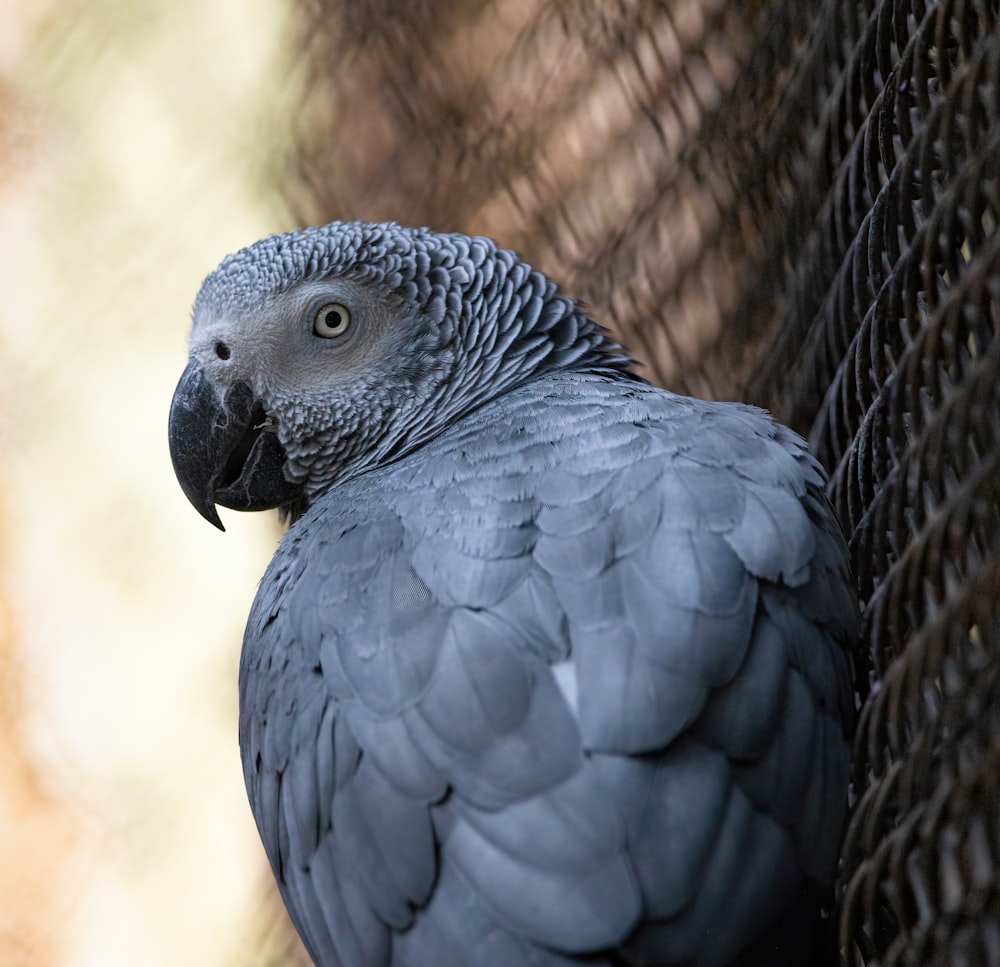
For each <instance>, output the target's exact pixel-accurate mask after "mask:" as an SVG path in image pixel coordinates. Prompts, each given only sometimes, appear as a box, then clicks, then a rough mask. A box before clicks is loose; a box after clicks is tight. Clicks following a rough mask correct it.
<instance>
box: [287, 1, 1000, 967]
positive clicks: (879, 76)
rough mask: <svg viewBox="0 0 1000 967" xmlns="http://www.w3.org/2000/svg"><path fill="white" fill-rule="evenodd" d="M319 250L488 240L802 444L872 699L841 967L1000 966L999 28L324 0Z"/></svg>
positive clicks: (314, 33) (606, 8)
mask: <svg viewBox="0 0 1000 967" xmlns="http://www.w3.org/2000/svg"><path fill="white" fill-rule="evenodd" d="M303 10H304V15H305V22H306V24H307V29H306V33H305V34H304V36H306V35H307V36H308V37H309V44H310V53H311V63H312V65H313V73H312V76H311V79H310V85H309V87H310V92H311V93H310V96H309V98H308V102H307V104H306V106H305V109H304V111H303V113H302V115H301V116H302V122H303V127H302V136H301V138H300V150H299V152H298V154H297V156H296V165H297V175H298V177H297V178H296V179H294V180H293V185H292V188H291V189H290V194H291V197H292V200H293V202H294V204H295V205H296V207H297V208H298V210H299V212H300V213H301V216H302V217H303V220H304V221H324V220H328V219H330V218H347V217H364V218H370V219H380V218H394V219H397V220H400V221H403V222H406V223H423V224H430V225H433V226H435V227H439V228H447V229H455V230H465V231H472V232H482V233H485V234H490V235H493V236H494V237H496V238H498V239H499V240H501V241H502V242H503V243H505V244H508V245H511V246H513V247H516V248H518V249H519V250H520V251H521V252H522V253H523V254H525V255H526V256H528V257H529V258H530V259H531V260H532V261H533V262H534V263H535V264H536V265H538V266H539V267H540V268H542V269H544V270H545V271H547V272H548V273H550V274H551V275H553V276H554V277H556V278H559V279H560V280H562V281H563V282H564V283H565V285H566V287H567V289H568V290H569V291H571V292H573V293H574V294H575V295H578V296H581V297H582V298H584V299H585V300H586V301H588V302H589V303H590V305H591V308H592V314H593V315H594V316H595V317H596V318H598V319H600V320H601V321H604V322H606V323H608V324H610V325H612V327H613V328H615V329H616V330H617V332H618V333H619V335H620V336H621V338H622V339H623V340H624V341H625V342H626V343H627V344H628V345H629V346H630V348H631V349H632V350H633V352H634V353H635V354H636V355H638V356H639V357H640V358H642V359H643V360H644V361H645V362H646V363H647V365H648V367H649V370H648V373H647V375H649V376H651V378H653V379H654V381H658V382H661V383H664V384H666V385H670V386H671V387H673V388H676V389H680V390H682V391H689V392H694V393H697V394H699V395H712V396H718V397H729V398H732V397H734V396H743V397H745V398H748V399H750V400H752V401H753V402H757V403H760V404H762V405H765V406H768V407H769V408H770V409H772V411H774V412H775V414H776V415H777V416H778V417H779V418H781V419H782V420H784V421H786V422H789V423H791V424H792V425H793V426H795V427H796V428H797V429H799V430H800V431H802V432H804V433H807V434H808V435H809V436H810V438H811V441H812V443H813V445H814V447H815V448H816V450H817V452H818V454H819V456H820V458H821V459H822V460H823V462H824V463H825V464H826V466H827V467H828V468H829V469H830V470H831V472H832V481H831V485H830V494H831V497H832V499H833V501H834V503H835V505H836V507H837V509H838V511H839V513H840V515H841V518H842V520H843V522H844V525H845V527H846V529H847V531H848V533H849V534H850V537H851V550H852V554H853V562H854V568H855V575H856V579H857V583H858V589H859V594H860V595H861V598H862V600H863V602H864V603H865V633H864V636H863V639H862V641H861V643H860V645H859V649H858V662H857V666H858V690H859V694H860V696H861V697H862V698H863V699H864V707H863V710H862V714H861V723H860V728H859V731H858V736H857V743H856V756H855V775H854V788H853V792H852V799H853V806H852V814H851V819H850V824H849V828H848V830H847V833H846V838H845V843H844V847H843V862H842V870H841V884H840V890H839V910H838V915H839V918H840V943H841V954H842V957H843V959H844V961H845V963H850V964H858V965H862V964H864V965H868V967H871V965H875V964H880V965H890V964H893V965H895V964H907V965H909V964H914V965H915V964H927V965H930V964H968V965H990V964H1000V885H998V876H997V870H998V864H1000V655H998V647H1000V339H998V338H997V335H998V328H1000V240H998V234H997V230H996V229H997V223H998V220H1000V213H998V205H1000V200H998V190H1000V11H998V3H997V2H996V0H942V2H938V3H934V2H930V0H883V2H867V3H849V2H843V0H811V2H800V0H770V2H767V3H758V4H727V3H725V2H722V0H675V2H627V0H619V2H615V3H598V2H586V0H574V2H566V3H561V4H547V3H543V2H541V0H517V2H508V3H489V2H477V3H470V2H458V0H452V2H444V3H431V2H429V0H409V2H406V3H402V4H398V5H397V4H391V5H390V4H386V3H370V2H369V3H364V2H360V0H354V2H340V3H338V2H335V0H313V3H312V4H311V5H310V6H308V7H307V8H306V7H304V8H303Z"/></svg>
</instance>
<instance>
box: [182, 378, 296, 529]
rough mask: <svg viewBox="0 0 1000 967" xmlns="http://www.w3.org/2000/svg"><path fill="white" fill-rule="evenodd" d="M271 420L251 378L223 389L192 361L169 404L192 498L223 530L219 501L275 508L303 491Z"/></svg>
mask: <svg viewBox="0 0 1000 967" xmlns="http://www.w3.org/2000/svg"><path fill="white" fill-rule="evenodd" d="M266 424H267V413H266V412H265V411H264V407H263V405H262V404H261V402H260V400H257V399H255V398H254V394H253V391H252V390H251V389H250V387H249V386H247V385H246V383H234V384H233V385H232V386H230V387H228V388H226V389H225V390H223V388H222V387H219V386H217V385H216V384H215V383H214V382H212V380H210V379H209V378H208V377H207V376H206V375H205V374H204V373H203V372H202V370H201V368H200V367H199V366H198V365H197V364H196V363H194V362H190V363H188V365H187V368H186V369H185V370H184V373H183V374H182V376H181V381H180V382H179V383H178V384H177V389H176V390H175V391H174V399H173V402H172V403H171V404H170V457H171V459H172V460H173V464H174V473H175V474H177V480H178V481H179V482H180V485H181V489H182V490H183V491H184V493H185V494H186V495H187V499H188V500H190V501H191V503H192V504H193V505H194V508H195V510H197V511H198V513H199V514H201V516H202V517H204V518H205V520H207V521H208V522H209V523H212V524H215V526H216V527H218V528H219V530H225V528H224V527H223V526H222V521H221V520H219V515H218V513H217V512H216V510H215V505H216V504H221V505H222V506H223V507H229V508H231V509H232V510H270V509H272V508H274V507H280V506H282V505H283V504H287V503H290V502H291V501H292V500H294V499H295V498H296V497H298V496H299V494H300V493H301V491H302V486H301V484H296V483H292V481H290V480H289V479H288V478H287V477H286V476H285V472H284V468H285V459H286V454H285V450H284V448H283V447H282V446H281V443H280V442H279V440H278V436H277V434H276V433H274V432H273V431H272V430H271V429H270V428H269V427H268V426H267V425H266Z"/></svg>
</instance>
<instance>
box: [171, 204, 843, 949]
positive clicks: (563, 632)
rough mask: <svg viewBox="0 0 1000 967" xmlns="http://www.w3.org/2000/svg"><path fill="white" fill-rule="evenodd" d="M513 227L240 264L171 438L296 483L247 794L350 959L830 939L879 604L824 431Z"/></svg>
mask: <svg viewBox="0 0 1000 967" xmlns="http://www.w3.org/2000/svg"><path fill="white" fill-rule="evenodd" d="M629 365H630V360H629V359H628V358H627V356H626V355H625V354H624V350H623V349H622V347H621V346H619V345H618V344H617V343H615V342H613V341H612V340H611V339H610V337H609V336H608V334H607V333H606V332H605V331H604V330H603V329H602V328H601V327H600V326H598V325H597V324H595V323H594V322H593V321H591V320H590V319H589V318H588V317H587V316H586V314H585V313H584V311H583V310H582V309H581V308H580V306H579V305H577V304H576V303H574V302H573V301H572V300H571V299H569V298H566V297H565V296H563V295H562V294H561V293H560V291H559V290H558V288H557V287H556V286H555V285H554V284H553V283H552V282H550V281H548V280H547V279H546V278H545V277H543V276H542V275H540V274H539V273H538V272H535V271H533V270H532V269H531V268H530V267H529V266H528V265H526V264H525V263H524V262H522V261H521V260H519V259H518V258H517V257H516V256H515V255H514V254H513V253H512V252H509V251H502V250H498V249H497V247H496V246H495V245H494V244H493V243H492V242H490V241H488V240H486V239H483V238H470V237H467V236H464V235H445V234H436V233H433V232H431V231H428V230H411V229H404V228H401V227H399V226H397V225H394V224H383V225H371V224H365V223H334V224H332V225H328V226H326V227H324V228H312V229H306V230H303V231H297V232H292V233H290V234H286V235H280V236H272V237H270V238H267V239H265V240H263V241H261V242H258V243H257V244H255V245H252V246H250V247H249V248H247V249H244V250H243V251H241V252H239V253H238V254H236V255H233V256H230V257H228V258H226V259H225V260H224V261H223V262H222V264H221V265H220V266H219V268H218V269H217V270H216V271H215V272H214V273H213V274H212V275H210V276H209V277H208V279H207V280H206V281H205V283H204V285H203V287H202V289H201V292H200V294H199V295H198V298H197V301H196V303H195V307H194V324H193V329H192V334H191V344H190V361H189V363H188V366H187V368H186V369H185V371H184V374H183V376H182V377H181V381H180V384H179V386H178V387H177V391H176V394H175V397H174V400H173V404H172V407H171V413H170V445H171V453H172V456H173V460H174V467H175V470H176V472H177V476H178V478H179V480H180V483H181V485H182V487H183V488H184V491H185V493H186V494H187V496H188V498H189V499H190V500H191V501H192V503H193V504H194V506H195V507H196V508H197V509H198V510H199V511H200V512H201V513H202V514H203V515H204V516H205V517H206V518H208V519H209V520H210V521H212V522H213V523H215V524H217V525H218V526H220V527H221V524H220V522H219V518H218V516H217V514H216V510H215V505H216V504H221V505H223V506H225V507H230V508H236V509H240V510H262V509H267V508H274V507H279V508H283V509H284V511H285V514H286V515H287V516H288V517H290V518H291V520H292V523H291V527H290V529H289V530H288V532H287V534H286V535H285V537H284V539H283V540H282V542H281V545H280V547H279V549H278V551H277V553H276V554H275V556H274V559H273V561H272V562H271V564H270V566H269V567H268V569H267V572H266V573H265V575H264V578H263V580H262V581H261V584H260V588H259V590H258V593H257V597H256V600H255V602H254V605H253V609H252V611H251V613H250V617H249V620H248V623H247V628H246V634H245V638H244V644H243V653H242V659H241V664H240V746H241V750H242V758H243V767H244V775H245V779H246V786H247V790H248V793H249V798H250V804H251V807H252V809H253V814H254V817H255V818H256V821H257V826H258V829H259V830H260V835H261V838H262V839H263V842H264V847H265V850H266V852H267V855H268V857H269V859H270V862H271V866H272V869H273V871H274V874H275V876H276V877H277V880H278V884H279V887H280V889H281V894H282V896H283V898H284V901H285V903H286V905H287V907H288V911H289V913H290V914H291V917H292V920H293V922H294V924H295V926H296V928H297V930H298V932H299V934H300V935H301V936H302V939H303V940H304V942H305V945H306V947H307V948H308V950H309V953H310V954H311V955H312V957H313V959H314V960H315V961H316V963H317V964H320V965H344V967H353V965H394V967H397V965H410V967H431V965H435V967H436V965H456V967H459V965H468V967H505V965H520V964H530V965H537V967H550V965H551V967H555V965H569V964H579V963H587V964H594V965H597V964H603V965H613V964H614V965H618V964H629V965H632V964H635V965H638V964H699V965H711V964H729V963H751V962H752V963H761V964H780V963H800V962H805V960H804V958H805V957H806V956H807V953H806V952H807V951H808V949H809V944H810V942H811V940H810V934H811V933H812V932H814V931H815V930H817V929H818V908H819V904H820V902H821V899H822V897H823V896H824V891H826V890H828V889H829V886H830V884H831V882H832V879H833V876H834V870H835V866H836V860H837V850H838V841H839V837H840V832H841V825H842V820H843V817H844V810H845V805H846V789H847V780H848V767H849V740H850V735H851V731H852V728H853V721H854V711H855V707H854V699H853V689H852V683H851V677H850V672H849V667H848V666H849V659H848V653H849V646H850V645H851V642H852V638H853V637H854V635H855V632H856V625H857V604H856V600H855V598H854V594H853V590H852V585H851V580H850V576H849V573H848V563H847V551H846V548H845V544H844V540H843V536H842V533H841V530H840V527H839V525H838V523H837V521H836V519H835V518H834V516H833V513H832V511H831V509H830V507H829V506H828V504H827V502H826V500H825V498H824V494H823V484H824V478H823V474H822V472H821V470H820V468H819V466H818V465H817V463H816V461H815V460H814V459H813V458H812V457H811V456H810V455H809V454H808V453H807V451H806V444H805V443H804V441H803V440H801V439H800V438H799V437H798V436H796V435H795V434H793V433H792V432H791V431H790V430H788V429H786V428H785V427H783V426H781V425H779V424H777V423H775V422H774V421H773V420H772V419H771V418H770V417H769V416H768V415H767V414H766V413H764V412H763V411H761V410H757V409H754V408H752V407H748V406H743V405H738V404H733V403H707V402H701V401H697V400H693V399H688V398H686V397H682V396H677V395H674V394H672V393H669V392H666V391H664V390H661V389H655V388H653V387H651V386H649V385H647V384H646V383H645V382H643V381H642V380H640V379H639V378H637V377H636V376H634V375H633V374H632V373H630V371H629Z"/></svg>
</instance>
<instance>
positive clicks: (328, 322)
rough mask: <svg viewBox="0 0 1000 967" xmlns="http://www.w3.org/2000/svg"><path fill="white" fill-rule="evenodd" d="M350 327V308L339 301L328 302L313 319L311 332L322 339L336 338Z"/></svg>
mask: <svg viewBox="0 0 1000 967" xmlns="http://www.w3.org/2000/svg"><path fill="white" fill-rule="evenodd" d="M350 328H351V310H350V309H348V308H347V306H345V305H341V304H340V303H339V302H328V303H327V304H326V305H325V306H323V307H322V308H321V309H320V310H319V311H318V312H317V313H316V318H315V319H314V320H313V332H314V333H316V335H317V336H322V337H323V338H324V339H336V337H337V336H342V335H344V333H345V332H347V330H348V329H350Z"/></svg>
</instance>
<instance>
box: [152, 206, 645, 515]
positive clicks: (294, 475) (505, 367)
mask: <svg viewBox="0 0 1000 967" xmlns="http://www.w3.org/2000/svg"><path fill="white" fill-rule="evenodd" d="M629 362H630V361H629V360H628V359H627V357H626V356H625V355H624V354H623V352H622V351H621V347H619V346H618V345H617V344H616V343H614V342H612V341H611V340H610V339H608V338H607V336H606V334H605V332H604V330H603V329H601V328H600V327H599V326H597V325H596V324H594V323H593V322H591V321H590V320H589V319H587V318H586V316H585V315H584V314H583V313H582V312H581V310H580V309H579V308H578V307H577V306H576V305H575V304H574V303H573V302H572V301H571V300H569V299H566V298H564V297H563V296H561V295H560V294H559V293H558V290H557V288H556V286H555V285H554V284H553V283H551V282H549V281H548V280H547V279H545V278H544V277H543V276H542V275H540V274H539V273H537V272H534V271H533V270H532V269H531V268H530V267H529V266H527V265H526V264H525V263H523V262H522V261H520V260H519V259H518V258H517V256H515V255H514V254H513V253H512V252H509V251H504V250H499V249H497V247H496V246H495V245H494V244H493V243H492V242H491V241H489V240H488V239H484V238H470V237H468V236H465V235H443V234H437V233H434V232H431V231H429V230H427V229H405V228H401V227H400V226H398V225H395V224H381V225H373V224H367V223H362V222H352V223H337V222H335V223H333V224H331V225H327V226H324V227H322V228H309V229H304V230H302V231H297V232H291V233H288V234H285V235H275V236H271V237H269V238H266V239H264V240H262V241H260V242H257V243H256V244H254V245H251V246H250V247H248V248H246V249H243V250H242V251H240V252H238V253H236V254H235V255H231V256H229V257H228V258H226V259H225V260H224V261H223V262H222V264H221V265H220V266H219V267H218V268H217V269H216V270H215V271H214V272H213V273H212V274H211V275H210V276H209V277H208V278H207V279H206V280H205V282H204V284H203V285H202V288H201V291H200V292H199V294H198V297H197V299H196V301H195V305H194V312H193V325H192V330H191V341H190V356H189V362H188V365H187V368H186V369H185V370H184V373H183V375H182V377H181V380H180V383H179V384H178V386H177V390H176V392H175V394H174V399H173V403H172V405H171V410H170V425H169V436H170V449H171V456H172V458H173V463H174V470H175V472H176V474H177V477H178V480H179V481H180V484H181V486H182V488H183V489H184V492H185V493H186V495H187V496H188V499H189V500H190V501H191V502H192V504H193V505H194V506H195V507H196V508H197V510H198V511H199V512H200V513H201V514H202V515H203V516H204V517H205V518H206V519H208V520H209V521H211V522H212V523H213V524H215V525H216V526H218V527H220V528H221V526H222V524H221V522H220V520H219V517H218V513H217V512H216V509H215V508H216V504H221V505H222V506H224V507H230V508H233V509H236V510H265V509H269V508H274V507H285V508H298V509H301V508H303V507H304V506H307V505H308V503H309V502H310V501H311V500H313V499H314V498H315V497H316V496H317V495H318V494H319V493H322V492H323V491H325V490H326V489H327V488H328V487H330V486H331V485H332V484H334V483H336V482H338V481H341V480H344V479H347V478H349V477H352V476H355V475H357V474H359V473H363V472H365V471H366V470H369V469H371V468H373V467H376V466H380V465H382V464H384V463H387V462H390V461H392V460H395V459H398V458H399V457H401V456H403V455H405V454H406V453H408V452H410V451H412V450H413V449H414V448H416V447H418V446H420V445H422V444H423V443H425V442H426V441H427V440H429V439H431V438H433V437H434V436H435V435H437V434H438V433H440V432H441V431H442V430H443V429H445V428H446V427H447V426H449V425H450V424H451V423H453V422H454V421H456V420H458V419H460V418H461V417H462V416H463V415H465V414H467V413H468V412H470V411H471V410H473V409H475V408H476V407H478V406H479V405H481V404H483V403H484V402H486V401H488V400H490V399H492V398H493V397H495V396H497V395H499V394H501V393H504V392H506V391H508V390H509V389H511V388H512V387H514V386H517V385H520V384H522V383H524V382H525V381H527V380H530V379H532V378H535V377H537V376H538V375H539V374H541V373H544V372H549V371H552V370H555V369H566V368H577V367H579V368H582V369H589V370H591V371H593V370H603V371H612V370H613V371H616V372H625V371H626V370H627V367H628V365H629Z"/></svg>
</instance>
